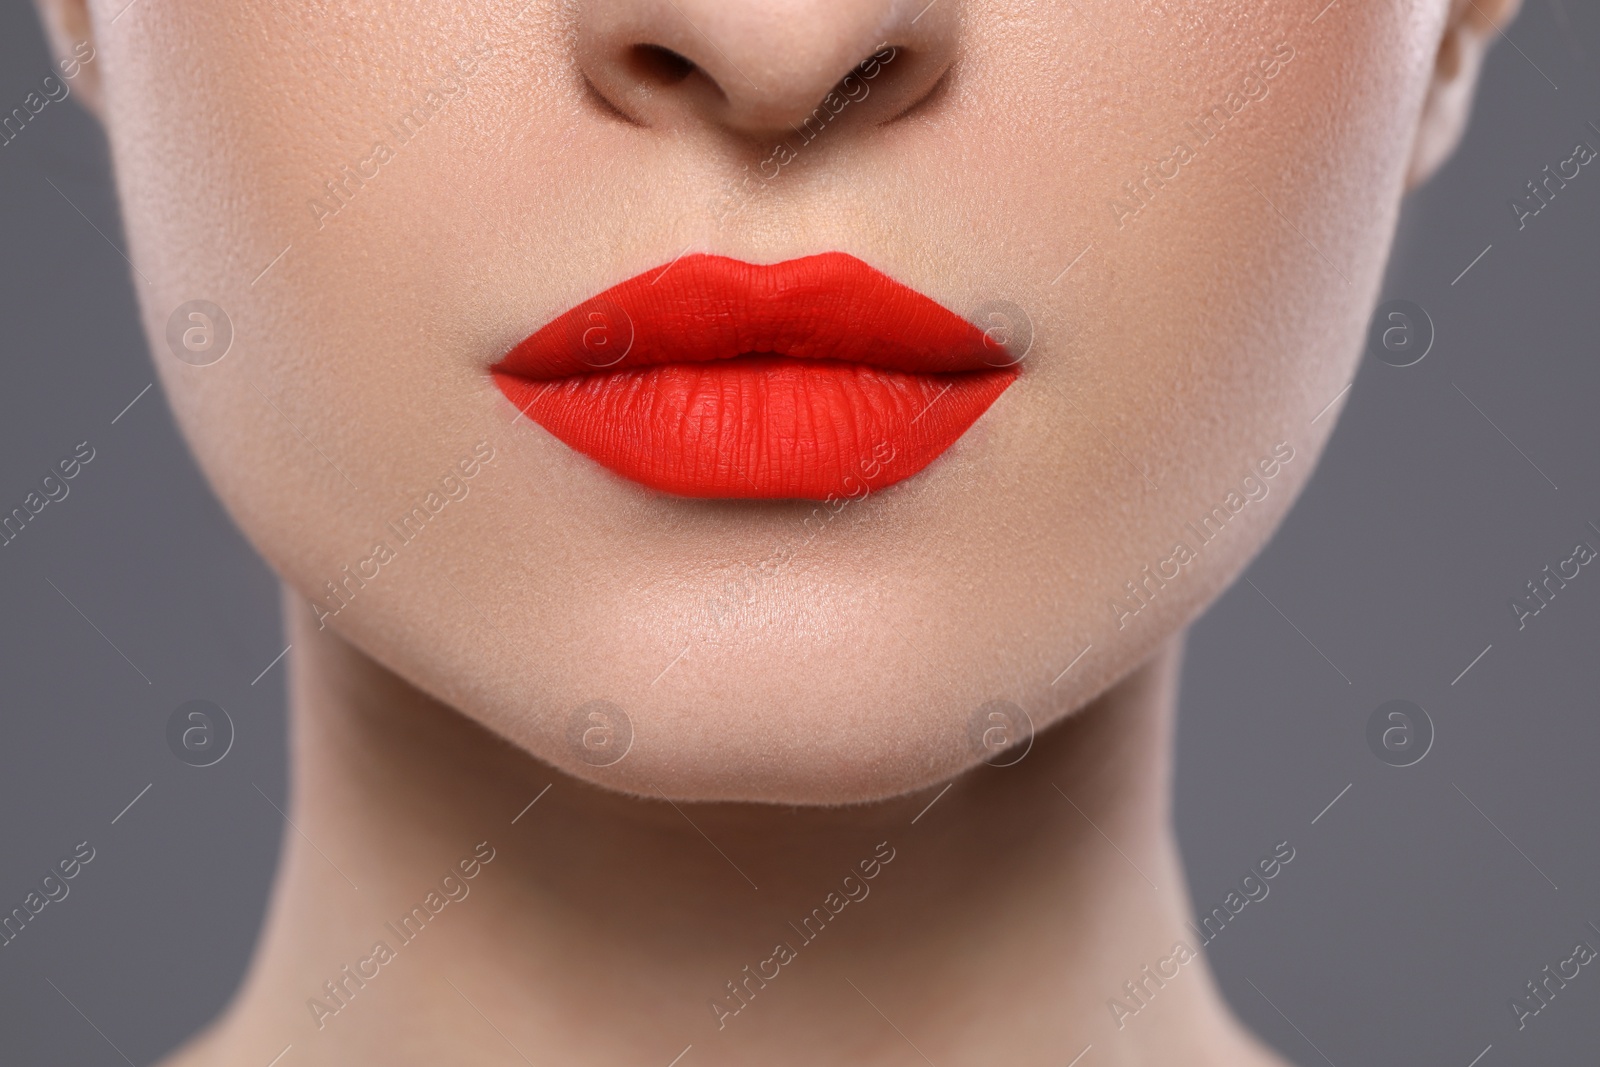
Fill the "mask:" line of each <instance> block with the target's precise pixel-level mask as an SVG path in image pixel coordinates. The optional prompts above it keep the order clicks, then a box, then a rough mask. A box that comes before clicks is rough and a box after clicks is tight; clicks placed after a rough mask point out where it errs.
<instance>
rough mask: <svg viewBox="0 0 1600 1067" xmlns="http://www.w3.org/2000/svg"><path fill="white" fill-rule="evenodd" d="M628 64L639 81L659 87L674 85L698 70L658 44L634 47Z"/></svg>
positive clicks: (688, 61) (690, 61)
mask: <svg viewBox="0 0 1600 1067" xmlns="http://www.w3.org/2000/svg"><path fill="white" fill-rule="evenodd" d="M628 63H629V66H631V67H632V68H633V73H634V75H635V76H636V77H638V78H639V79H640V80H642V81H647V82H650V83H652V84H654V85H661V86H666V85H676V84H678V83H679V82H681V81H683V80H684V79H685V78H687V77H688V76H689V75H691V74H693V73H694V72H695V71H696V70H697V69H698V68H697V67H696V66H695V64H694V62H693V61H692V60H690V59H686V58H685V57H683V56H681V55H679V54H678V53H676V52H674V51H673V50H672V49H670V48H663V47H661V46H660V45H658V44H637V45H634V46H633V48H631V49H630V50H629V52H628Z"/></svg>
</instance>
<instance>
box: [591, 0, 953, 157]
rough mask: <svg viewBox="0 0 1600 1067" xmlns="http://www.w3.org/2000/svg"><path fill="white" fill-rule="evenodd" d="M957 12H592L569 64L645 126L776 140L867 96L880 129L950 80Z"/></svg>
mask: <svg viewBox="0 0 1600 1067" xmlns="http://www.w3.org/2000/svg"><path fill="white" fill-rule="evenodd" d="M959 2H960V0H934V3H933V4H931V5H928V4H926V3H925V0H913V2H912V3H905V2H904V0H853V2H852V0H591V2H587V3H583V4H582V5H581V7H580V10H579V20H578V62H579V66H580V68H581V69H582V71H583V74H584V76H585V77H586V78H587V79H588V81H589V84H590V85H591V86H592V87H593V88H594V89H595V91H596V92H597V93H599V94H600V96H601V97H602V98H604V99H605V101H606V102H607V103H609V104H610V105H611V106H612V107H614V108H615V109H616V110H617V111H620V112H621V113H622V114H623V115H625V116H626V117H628V118H629V119H631V120H633V121H634V122H637V123H640V124H641V125H646V126H667V125H671V124H673V123H674V122H675V121H679V120H684V119H696V120H699V121H702V122H705V123H708V124H711V125H716V126H720V127H722V128H724V129H726V130H729V131H731V132H733V133H735V134H738V135H741V136H745V137H751V138H758V137H763V136H768V135H773V134H778V135H782V134H786V133H788V132H789V131H790V130H792V129H797V128H799V127H800V126H801V125H802V124H804V123H805V122H806V121H807V120H808V119H811V118H812V117H813V116H814V115H816V113H817V111H818V109H819V108H823V107H826V108H828V109H829V111H831V112H833V113H837V111H838V110H839V109H841V108H842V107H843V106H844V105H843V104H842V103H841V101H850V102H855V103H859V102H862V101H865V100H866V99H867V97H869V96H871V97H874V98H875V105H874V108H873V111H874V114H875V115H877V116H879V118H880V121H881V120H886V119H887V118H890V117H893V116H895V115H898V114H901V113H904V112H905V111H906V110H907V109H909V108H910V107H912V106H915V104H916V103H918V102H919V101H920V100H922V99H923V98H924V97H926V95H927V94H928V92H929V91H930V90H931V89H932V88H933V86H934V85H935V84H937V82H938V80H939V78H940V77H941V76H942V75H943V74H944V72H945V71H946V70H947V69H948V68H949V66H950V63H951V62H952V60H953V58H954V54H955V43H956V42H955V36H956V32H955V31H956V27H957V24H958V19H957V17H956V16H957V13H956V8H957V6H958V4H959Z"/></svg>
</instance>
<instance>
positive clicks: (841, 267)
mask: <svg viewBox="0 0 1600 1067" xmlns="http://www.w3.org/2000/svg"><path fill="white" fill-rule="evenodd" d="M754 355H764V356H786V357H790V358H795V359H831V360H844V361H850V362H856V363H864V364H869V365H873V366H878V367H884V368H888V369H891V370H900V371H907V372H911V373H922V374H943V373H956V372H961V371H980V370H993V369H995V368H997V367H1003V366H1008V365H1010V363H1011V362H1012V361H1011V360H1010V359H1009V358H1008V357H1007V355H1006V352H1005V350H1004V349H1003V348H1002V347H1000V346H999V345H997V344H996V343H995V342H994V341H992V340H989V339H988V338H987V337H986V335H985V334H984V332H983V331H982V330H980V329H978V328H977V327H975V326H974V325H973V324H971V323H970V322H967V321H966V320H964V319H962V318H960V317H959V316H957V315H956V314H955V313H954V312H952V311H950V310H949V309H947V308H945V307H943V306H942V305H940V304H939V303H937V302H935V301H933V300H931V299H929V298H928V297H926V296H923V295H922V294H921V293H918V292H917V291H916V290H914V289H911V288H909V287H907V286H905V285H902V284H901V283H899V282H897V281H895V280H894V279H893V278H890V277H889V276H888V275H886V274H884V273H882V272H881V271H878V270H875V269H873V268H872V267H870V266H868V265H867V264H865V263H863V262H862V261H861V260H859V259H857V258H855V257H854V256H851V255H848V254H846V253H843V252H824V253H821V254H818V255H812V256H805V257H803V258H800V259H791V260H786V261H784V262H781V263H774V264H770V265H766V266H761V265H757V264H753V263H746V262H744V261H742V260H737V259H730V258H728V257H726V256H715V255H705V254H699V253H696V254H694V255H686V256H682V257H680V258H679V259H677V260H675V261H674V262H672V263H671V264H668V265H667V266H665V267H663V268H659V269H657V270H653V271H650V272H648V273H646V274H641V275H638V276H636V277H634V278H631V279H629V280H628V281H625V282H622V283H620V284H619V285H615V286H613V287H611V288H610V289H607V290H605V291H604V292H602V293H599V294H598V295H596V296H594V297H591V298H590V299H588V300H585V301H584V302H583V303H581V304H579V305H577V306H576V307H574V308H571V309H570V310H568V311H566V312H563V313H562V314H561V315H559V316H557V317H556V318H555V319H552V320H551V321H550V322H549V323H547V324H545V325H544V326H543V327H541V328H540V329H539V330H537V331H536V332H534V333H533V335H532V336H530V337H528V338H527V339H526V340H524V341H522V342H521V343H520V344H518V345H517V346H516V347H515V348H513V349H512V350H511V351H510V352H509V353H508V354H507V355H506V356H505V358H504V359H503V360H502V361H501V362H500V363H499V364H497V366H496V369H497V370H500V371H503V372H506V373H510V374H514V375H517V376H519V377H523V378H533V379H547V378H565V377H570V376H573V375H582V374H594V373H602V372H618V371H626V370H630V369H635V368H640V367H647V366H652V365H656V364H663V363H690V362H701V361H707V360H719V359H733V358H736V357H739V356H754Z"/></svg>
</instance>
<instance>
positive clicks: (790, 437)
mask: <svg viewBox="0 0 1600 1067" xmlns="http://www.w3.org/2000/svg"><path fill="white" fill-rule="evenodd" d="M492 371H493V374H494V379H495V382H496V384H498V385H499V386H500V389H501V391H502V392H504V393H505V395H506V396H507V397H508V398H509V399H510V400H511V402H512V403H513V404H516V405H517V407H518V408H520V409H521V410H522V412H523V413H524V414H526V415H527V416H529V417H530V418H532V419H533V420H534V421H535V422H537V423H539V425H541V426H543V427H544V428H545V429H546V430H548V431H550V433H552V434H554V435H555V436H556V437H558V438H560V439H561V440H562V441H563V442H565V443H566V444H567V445H569V446H570V447H572V448H574V449H576V450H577V451H579V452H582V453H583V454H584V455H586V456H589V457H590V458H591V459H594V460H595V461H596V462H598V463H600V464H602V465H603V466H605V467H607V468H609V469H610V470H612V471H615V472H616V473H618V474H620V475H622V476H624V477H626V478H630V479H632V480H634V481H636V482H640V483H642V484H644V485H647V486H650V487H651V488H654V489H659V490H662V491H665V492H668V493H675V494H678V495H680V496H691V497H724V498H727V497H740V498H800V499H809V500H824V499H827V498H828V497H830V496H851V495H860V494H861V493H862V492H865V491H869V490H873V489H879V488H882V487H884V486H887V485H892V484H894V483H895V482H898V481H900V480H901V479H904V478H908V477H910V476H911V475H913V474H915V473H917V472H918V471H920V470H922V468H924V467H926V466H927V465H928V464H929V463H931V462H932V461H933V460H934V459H935V458H936V457H938V456H939V455H940V454H941V453H943V452H944V451H945V450H946V449H947V448H949V447H950V446H951V445H952V444H954V443H955V440H956V438H958V437H960V436H961V435H962V434H963V433H965V432H966V430H967V428H968V427H969V426H971V425H972V423H973V422H974V421H975V420H976V419H977V418H978V416H979V415H982V414H983V412H984V411H985V410H986V409H987V408H988V407H989V405H990V404H991V403H993V402H994V399H995V398H996V397H997V396H999V395H1000V394H1001V393H1002V392H1003V391H1004V390H1005V388H1006V386H1008V385H1010V384H1011V383H1012V382H1013V381H1015V380H1016V377H1017V368H1016V366H1015V365H1014V364H1013V360H1012V359H1011V357H1010V356H1009V355H1008V354H1007V352H1006V350H1005V349H1004V347H1002V346H1001V345H1000V344H998V343H996V342H995V341H994V340H992V339H990V338H988V337H986V336H985V334H984V332H983V331H982V330H979V329H978V328H977V327H976V326H973V325H972V324H971V323H969V322H967V321H965V320H964V319H961V318H960V317H958V316H956V315H955V314H953V313H951V312H950V311H948V310H947V309H945V308H944V307H941V306H940V305H939V304H937V303H935V302H934V301H932V300H930V299H928V298H927V297H925V296H923V295H921V294H920V293H918V292H916V291H914V290H912V289H909V288H907V287H906V286H904V285H901V284H900V283H899V282H897V281H895V280H894V279H892V278H890V277H888V276H887V275H885V274H882V273H880V272H879V271H876V270H874V269H872V268H871V267H869V266H867V265H866V264H865V263H863V262H861V261H860V260H859V259H856V258H855V257H853V256H848V255H845V254H844V253H842V252H826V253H823V254H821V255H816V256H807V257H805V258H803V259H792V260H788V261H787V262H783V263H775V264H772V265H770V266H757V265H755V264H752V263H744V262H742V261H740V260H736V259H728V258H726V257H724V256H707V255H692V256H684V257H682V258H681V259H679V260H677V261H676V262H674V263H671V264H667V265H666V266H664V267H661V268H657V269H655V270H652V271H648V272H646V273H644V274H641V275H639V276H637V277H635V278H630V279H629V280H627V281H625V282H623V283H621V284H620V285H616V286H613V287H612V288H610V289H607V290H606V291H605V292H603V293H601V294H600V295H598V296H596V297H594V298H592V299H590V300H588V301H586V302H584V303H582V304H580V305H578V306H577V307H575V308H573V309H571V310H570V311H567V312H565V313H564V314H562V315H560V316H559V317H557V318H556V319H554V320H553V321H551V322H549V323H547V324H546V325H545V326H544V327H542V328H541V329H540V330H539V331H538V332H537V333H535V334H533V336H531V337H529V338H528V339H527V340H525V341H523V342H522V343H521V344H519V345H517V346H516V347H515V348H514V349H512V350H511V352H510V353H509V354H507V356H506V357H505V359H503V360H502V361H501V362H500V363H498V364H496V365H495V366H494V367H493V368H492Z"/></svg>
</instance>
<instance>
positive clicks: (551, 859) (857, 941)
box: [183, 611, 1268, 1067]
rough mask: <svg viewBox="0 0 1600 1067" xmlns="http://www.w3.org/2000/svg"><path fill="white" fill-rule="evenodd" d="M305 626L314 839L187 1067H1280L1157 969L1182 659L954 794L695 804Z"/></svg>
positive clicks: (294, 860)
mask: <svg viewBox="0 0 1600 1067" xmlns="http://www.w3.org/2000/svg"><path fill="white" fill-rule="evenodd" d="M303 614H304V613H303V612H299V611H295V612H290V618H291V619H293V620H296V621H295V622H293V623H291V631H292V633H291V639H292V640H293V642H294V648H295V655H296V656H297V657H298V658H297V659H296V660H295V661H294V663H293V665H292V671H291V707H292V745H291V750H292V753H293V760H294V762H293V766H294V771H295V773H294V776H293V788H292V796H291V801H290V805H289V808H288V811H289V817H290V818H291V819H292V820H293V823H294V826H295V829H288V828H286V831H285V844H284V852H283V861H282V866H281V869H280V872H279V875H278V884H277V887H276V891H275V894H274V897H273V903H272V906H271V909H270V912H269V915H268V918H267V923H266V927H265V930H264V932H263V934H262V940H261V944H260V946H259V947H258V950H257V955H256V958H255V960H254V963H253V965H252V968H251V971H250V974H249V976H248V977H247V979H246V982H245V984H244V987H243V988H242V990H241V992H240V994H239V996H238V997H237V999H236V1000H235V1002H234V1005H233V1006H232V1008H231V1009H230V1011H229V1013H228V1014H227V1016H225V1018H224V1019H223V1021H222V1022H221V1023H219V1024H218V1025H217V1026H216V1027H215V1028H214V1029H213V1030H212V1031H211V1032H210V1033H209V1034H208V1035H207V1036H206V1037H205V1038H204V1039H202V1040H201V1041H200V1042H198V1043H197V1044H196V1045H195V1046H194V1047H193V1048H192V1049H191V1050H190V1051H189V1053H188V1054H187V1056H186V1058H185V1059H184V1061H183V1062H185V1063H196V1064H199V1063H219V1064H220V1063H229V1064H231V1063H234V1062H240V1063H251V1064H262V1063H266V1062H267V1061H268V1060H270V1059H271V1058H272V1057H273V1056H274V1055H276V1054H278V1052H279V1051H280V1050H282V1049H283V1048H284V1046H286V1045H292V1046H293V1051H292V1052H291V1053H290V1055H291V1056H293V1057H294V1058H293V1061H292V1062H293V1064H294V1065H297V1067H298V1065H301V1064H319V1063H328V1064H334V1063H377V1062H382V1063H395V1064H405V1063H431V1062H462V1063H466V1062H470V1063H473V1064H484V1065H491V1064H492V1065H499V1064H507V1065H512V1064H521V1063H524V1062H552V1061H554V1062H577V1063H625V1062H626V1063H643V1064H652V1063H655V1064H660V1065H663V1067H664V1065H666V1064H668V1063H669V1062H670V1061H672V1059H673V1057H674V1056H677V1055H678V1054H679V1053H680V1052H681V1051H682V1050H684V1049H685V1048H686V1047H687V1046H692V1049H691V1051H689V1053H688V1054H687V1055H686V1056H685V1057H684V1059H683V1061H682V1065H681V1067H706V1065H711V1064H734V1063H762V1064H773V1065H780V1067H781V1065H787V1064H791V1063H793V1064H801V1063H805V1064H810V1063H817V1062H829V1063H840V1064H883V1065H890V1064H893V1065H900V1064H922V1063H924V1062H931V1063H937V1064H942V1063H947V1062H949V1063H957V1062H1011V1063H1018V1064H1030V1063H1046V1062H1049V1063H1058V1062H1059V1063H1066V1062H1067V1061H1069V1060H1071V1059H1072V1057H1073V1056H1076V1055H1077V1054H1078V1053H1079V1052H1080V1051H1081V1050H1082V1049H1083V1048H1084V1047H1085V1046H1088V1045H1091V1044H1092V1045H1093V1046H1094V1050H1095V1051H1094V1053H1093V1056H1094V1059H1093V1063H1092V1067H1103V1065H1106V1064H1121V1063H1127V1064H1133V1063H1150V1062H1184V1063H1187V1064H1196V1063H1202V1064H1203V1063H1212V1062H1215V1063H1218V1064H1221V1063H1230V1064H1239V1063H1252V1064H1253V1063H1265V1062H1268V1061H1267V1060H1266V1059H1265V1058H1264V1057H1262V1056H1261V1054H1260V1053H1259V1052H1257V1051H1255V1050H1254V1046H1253V1045H1252V1043H1251V1042H1250V1040H1249V1039H1248V1038H1246V1037H1244V1036H1243V1035H1242V1034H1241V1032H1240V1031H1239V1030H1238V1028H1237V1027H1236V1026H1235V1025H1234V1023H1233V1022H1232V1020H1231V1017H1230V1016H1229V1014H1228V1012H1227V1011H1226V1009H1225V1008H1224V1007H1223V1006H1222V1003H1221V1000H1220V998H1219V997H1218V996H1217V994H1216V992H1215V989H1214V986H1213V984H1212V981H1211V978H1210V975H1209V974H1208V972H1207V970H1206V966H1205V962H1204V960H1203V959H1202V958H1199V957H1198V955H1197V956H1196V958H1194V959H1192V960H1188V961H1186V962H1184V963H1182V965H1181V966H1179V965H1178V964H1176V963H1175V962H1174V963H1168V964H1167V965H1166V966H1167V973H1168V974H1170V973H1171V969H1172V968H1173V967H1177V970H1178V973H1177V976H1176V977H1167V978H1162V977H1160V976H1159V975H1156V974H1155V973H1154V971H1155V969H1156V965H1157V962H1158V961H1160V960H1163V959H1170V958H1171V957H1172V956H1173V952H1174V946H1175V945H1176V944H1178V943H1180V942H1181V943H1182V944H1184V945H1185V946H1187V947H1188V948H1190V949H1193V950H1196V952H1197V953H1198V951H1199V950H1200V949H1201V939H1200V938H1199V937H1198V936H1197V935H1196V934H1195V933H1194V931H1193V930H1192V929H1191V928H1190V927H1189V926H1188V925H1187V919H1188V914H1189V908H1188V901H1187V898H1186V894H1185V891H1184V886H1183V880H1182V872H1181V868H1180V864H1179V861H1178V857H1177V849H1176V847H1175V843H1174V840H1173V836H1172V832H1171V828H1170V823H1169V818H1168V801H1169V797H1168V789H1167V783H1168V781H1169V779H1170V748H1171V735H1172V721H1173V709H1174V701H1175V685H1176V678H1177V667H1178V660H1179V657H1180V643H1179V642H1178V641H1177V640H1175V641H1173V642H1172V643H1171V644H1169V645H1168V646H1166V647H1165V648H1163V649H1162V650H1161V651H1160V652H1158V653H1157V654H1156V655H1155V656H1154V657H1153V658H1152V659H1151V660H1150V661H1149V662H1148V663H1146V664H1145V665H1144V666H1142V667H1141V668H1140V669H1138V670H1137V671H1136V672H1134V673H1133V674H1132V675H1130V676H1129V677H1128V678H1126V679H1125V680H1123V681H1122V682H1120V683H1118V684H1117V685H1116V686H1115V687H1114V688H1112V689H1111V690H1110V691H1109V692H1107V693H1106V694H1104V695H1103V696H1101V697H1100V698H1099V699H1097V700H1096V701H1095V702H1094V703H1093V704H1092V705H1090V706H1089V707H1087V708H1085V709H1083V710H1081V711H1080V712H1078V713H1077V714H1075V715H1074V716H1072V717H1071V718H1070V719H1069V720H1068V721H1066V722H1064V723H1062V724H1061V725H1059V726H1056V727H1053V728H1052V729H1050V730H1049V731H1046V732H1044V733H1042V734H1041V735H1040V736H1038V737H1037V738H1036V739H1035V741H1034V745H1033V748H1032V750H1031V751H1029V753H1028V755H1027V756H1026V757H1025V758H1024V759H1022V760H1021V761H1020V762H1019V763H1017V764H1015V765H1013V766H1010V767H1005V768H994V767H987V766H980V767H979V768H977V769H976V770H974V771H972V772H970V773H968V774H966V775H964V776H962V777H960V778H958V779H956V780H955V781H954V782H953V783H951V784H950V785H949V788H948V790H945V787H944V786H943V785H941V786H937V787H933V788H930V789H928V790H926V791H924V792H921V793H918V794H915V795H912V796H906V797H900V798H897V799H894V800H890V801H885V802H882V803H877V804H871V805H861V806H852V807H844V808H816V809H807V808H788V807H784V808H780V807H771V806H762V805H731V804H682V805H678V806H676V807H675V806H673V805H672V804H671V803H668V802H665V801H661V800H640V799H635V798H630V797H625V796H621V795H618V794H615V793H611V792H608V791H604V790H601V789H598V788H595V787H593V786H589V785H587V784H584V783H582V782H580V781H577V780H575V779H572V778H569V777H566V776H564V775H562V774H561V773H559V772H557V771H555V770H553V769H551V768H550V767H549V766H547V765H545V764H543V763H541V762H539V761H537V760H535V759H533V758H531V757H529V756H527V755H525V754H523V753H522V752H521V751H519V750H517V749H515V748H513V747H512V746H511V745H509V744H507V743H505V742H503V741H501V740H499V739H497V738H496V737H494V736H492V735H490V734H488V733H487V732H486V731H484V730H483V729H482V728H480V727H478V726H477V725H476V724H474V723H472V722H470V721H468V720H467V719H465V718H464V717H462V716H460V715H459V714H458V713H456V712H454V711H453V710H451V709H450V708H447V707H445V706H443V705H441V704H439V703H438V702H436V701H434V700H432V699H431V698H429V697H427V696H425V695H423V694H422V693H420V692H418V691H417V690H415V689H414V688H412V687H410V686H409V685H407V684H406V683H405V682H403V681H401V680H400V679H399V678H397V677H396V676H395V675H393V674H392V673H390V672H388V671H386V670H385V669H383V668H382V667H380V666H378V665H377V664H376V663H374V662H373V661H372V660H370V659H369V658H367V657H366V656H364V655H363V654H362V653H360V652H359V651H357V650H356V649H354V648H353V647H352V646H350V645H349V644H347V643H346V642H344V641H343V640H341V639H340V638H338V637H336V636H334V635H333V634H332V633H331V631H324V632H320V633H319V632H317V631H316V630H315V629H314V628H313V627H311V626H308V625H305V624H304V623H303V622H301V621H299V620H301V618H302V616H303ZM941 790H945V791H943V792H941ZM536 798H537V802H536V803H533V804H532V806H531V807H529V806H528V805H529V804H530V802H533V801H535V799H536ZM936 798H937V799H936ZM930 805H931V806H930ZM924 809H926V810H924ZM463 864H464V866H463ZM447 872H453V877H450V878H445V877H443V876H444V875H445V874H446V873H447ZM469 874H470V877H469ZM847 876H849V877H847ZM430 894H431V896H430ZM1147 967H1149V968H1151V970H1148V971H1147V970H1146V968H1147ZM1130 982H1131V983H1133V990H1138V991H1139V995H1138V996H1137V997H1136V996H1134V995H1133V992H1132V990H1130V988H1129V987H1128V985H1127V983H1130ZM1113 998H1117V1000H1118V1001H1119V1002H1120V1003H1121V1004H1122V1005H1123V1009H1124V1010H1123V1011H1120V1012H1119V1011H1117V1010H1115V1009H1114V1008H1113V1007H1112V1006H1111V1002H1112V999H1113ZM463 1046H465V1047H466V1048H468V1049H470V1050H471V1053H470V1055H468V1056H465V1057H464V1056H463V1054H462V1048H463ZM189 1057H192V1059H191V1058H189ZM289 1062H290V1061H289V1060H288V1057H285V1067H288V1064H289Z"/></svg>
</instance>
